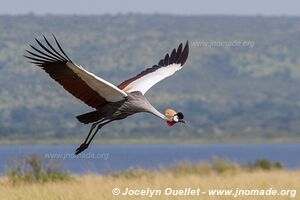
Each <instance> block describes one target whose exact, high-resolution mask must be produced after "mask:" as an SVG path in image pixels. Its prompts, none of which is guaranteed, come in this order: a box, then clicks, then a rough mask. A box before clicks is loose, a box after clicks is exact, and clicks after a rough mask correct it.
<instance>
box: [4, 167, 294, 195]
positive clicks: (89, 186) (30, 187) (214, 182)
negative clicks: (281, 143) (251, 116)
mask: <svg viewBox="0 0 300 200" xmlns="http://www.w3.org/2000/svg"><path fill="white" fill-rule="evenodd" d="M299 181H300V171H281V170H280V171H277V170H275V171H267V172H266V171H254V172H238V173H229V174H228V173H225V174H215V173H212V174H207V175H184V176H176V175H173V174H171V173H168V172H156V173H144V174H142V175H141V176H140V177H138V178H128V177H124V176H121V177H113V176H103V175H96V174H89V175H83V176H75V177H74V179H73V180H71V181H66V182H50V183H44V184H39V183H36V184H20V185H11V184H10V183H9V182H8V180H7V178H0V196H1V199H2V198H3V199H6V200H18V199H22V200H40V199H44V200H60V199H64V200H73V199H80V200H92V199H96V198H97V199H107V200H110V199H114V200H116V199H150V198H149V197H143V196H122V195H118V196H114V195H112V190H113V189H114V188H116V187H117V188H119V189H120V190H121V191H122V192H123V191H125V190H126V188H130V189H147V188H151V189H160V190H164V189H165V188H174V189H175V188H176V189H182V188H199V189H200V190H201V191H208V190H212V189H232V190H235V189H236V188H239V189H260V190H268V189H269V188H273V189H276V190H282V189H290V190H296V191H297V192H299V191H300V184H299ZM297 196H299V194H296V197H295V198H293V199H297ZM200 198H201V199H204V200H206V199H218V200H219V199H226V200H228V199H247V200H248V199H267V200H269V199H272V200H273V199H277V196H263V197H259V196H241V197H238V198H234V197H233V196H209V195H208V194H206V195H201V197H199V196H171V197H170V196H166V195H160V196H153V197H151V199H153V200H156V199H160V200H162V199H183V200H187V199H200ZM278 199H283V200H284V199H291V197H290V196H288V195H287V196H279V198H278Z"/></svg>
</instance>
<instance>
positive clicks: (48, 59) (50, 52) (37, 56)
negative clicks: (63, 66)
mask: <svg viewBox="0 0 300 200" xmlns="http://www.w3.org/2000/svg"><path fill="white" fill-rule="evenodd" d="M51 34H52V36H53V38H54V40H55V43H56V44H57V46H58V49H59V50H60V51H61V52H62V53H63V55H64V56H62V55H61V54H60V53H58V52H57V50H56V49H55V48H53V46H52V45H51V44H50V43H49V41H48V40H47V38H46V36H45V35H44V34H42V36H43V38H44V40H45V42H46V43H47V45H48V47H46V46H45V45H44V44H42V42H41V41H40V40H38V39H37V38H34V39H35V41H36V42H37V44H38V46H39V47H40V48H36V47H34V46H33V45H29V46H30V47H31V48H32V49H31V50H28V49H25V51H26V52H27V53H28V54H30V56H28V55H26V54H25V55H23V56H24V57H25V58H27V59H29V60H30V61H32V60H34V61H37V60H38V62H40V65H42V64H49V63H55V62H68V61H69V62H72V61H71V60H70V59H69V57H68V56H67V55H66V54H65V52H64V51H63V50H62V48H61V46H60V44H59V43H58V40H57V39H56V37H55V35H54V34H53V33H51ZM32 50H33V51H32ZM33 52H35V53H33ZM31 56H33V57H31ZM34 63H35V64H37V63H36V62H34Z"/></svg>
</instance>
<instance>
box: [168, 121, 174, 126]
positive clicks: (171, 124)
mask: <svg viewBox="0 0 300 200" xmlns="http://www.w3.org/2000/svg"><path fill="white" fill-rule="evenodd" d="M167 124H168V125H169V126H173V125H174V124H175V123H174V122H171V121H167Z"/></svg>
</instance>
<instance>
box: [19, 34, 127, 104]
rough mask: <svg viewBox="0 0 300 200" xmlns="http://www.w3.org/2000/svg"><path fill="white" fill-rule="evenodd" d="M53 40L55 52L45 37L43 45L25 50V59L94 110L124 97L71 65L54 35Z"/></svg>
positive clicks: (113, 88)
mask: <svg viewBox="0 0 300 200" xmlns="http://www.w3.org/2000/svg"><path fill="white" fill-rule="evenodd" d="M53 37H54V39H55V42H56V45H57V47H58V49H57V48H54V47H53V46H52V45H51V44H50V43H49V41H48V40H47V39H46V37H45V36H44V40H45V42H46V44H42V43H41V42H40V41H38V40H37V39H35V40H36V42H37V43H38V45H39V47H40V48H36V47H34V46H32V45H30V46H31V48H32V50H31V51H28V50H26V51H27V52H28V55H24V56H25V57H26V58H28V59H30V62H31V63H34V64H36V65H37V66H39V67H41V68H42V69H43V70H45V71H46V72H47V73H48V74H49V75H50V77H51V78H53V79H54V80H56V81H57V82H58V83H59V84H61V85H62V86H63V87H64V88H65V89H66V90H67V91H68V92H69V93H71V94H72V95H73V96H75V97H77V98H78V99H80V100H81V101H83V102H84V103H86V104H87V105H89V106H91V107H93V108H99V107H100V106H102V105H104V104H106V103H107V102H116V101H120V100H122V99H124V97H126V96H127V94H126V92H124V91H122V90H120V89H119V88H117V87H116V86H114V85H113V84H111V83H109V82H107V81H105V80H103V79H101V78H99V77H98V76H96V75H94V74H92V73H90V72H88V71H87V70H85V69H84V68H83V67H82V66H80V65H77V64H75V63H73V62H72V61H71V60H70V59H69V58H68V56H67V55H66V54H65V52H64V51H63V50H62V48H61V46H60V44H59V43H58V41H57V39H56V38H55V36H54V35H53Z"/></svg>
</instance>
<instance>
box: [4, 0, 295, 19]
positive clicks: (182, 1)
mask: <svg viewBox="0 0 300 200" xmlns="http://www.w3.org/2000/svg"><path fill="white" fill-rule="evenodd" d="M0 5H1V6H0V14H11V15H19V14H28V13H34V14H38V15H44V14H66V15H68V14H77V15H88V14H96V15H102V14H113V15H114V14H126V13H146V14H154V13H159V14H180V15H266V16H274V15H276V16H300V0H282V1H281V0H248V1H246V0H149V1H143V0H108V1H103V0H51V1H45V0H0Z"/></svg>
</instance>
